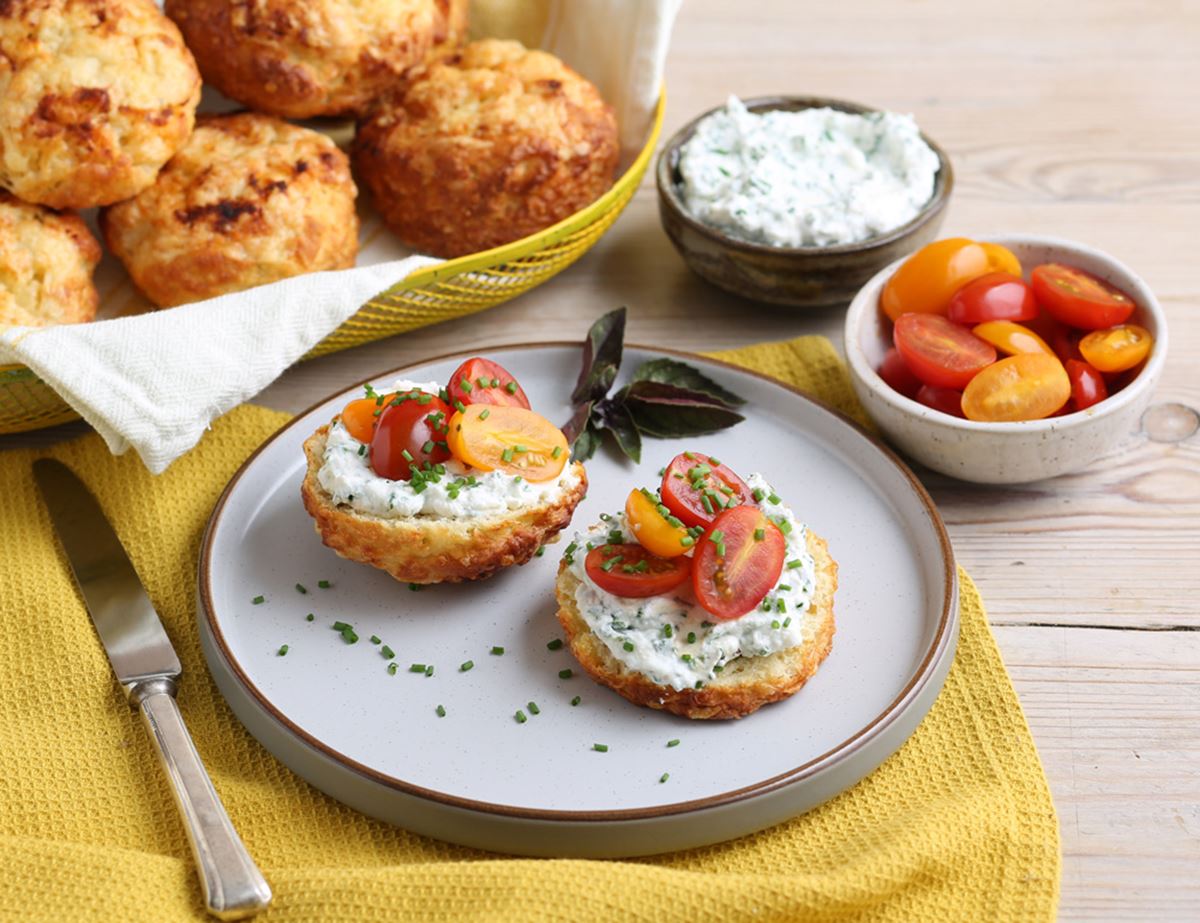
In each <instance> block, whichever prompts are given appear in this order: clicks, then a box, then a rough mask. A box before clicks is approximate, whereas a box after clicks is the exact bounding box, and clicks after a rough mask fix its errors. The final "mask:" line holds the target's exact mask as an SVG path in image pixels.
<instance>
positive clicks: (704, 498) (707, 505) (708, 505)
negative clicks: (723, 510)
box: [700, 494, 716, 516]
mask: <svg viewBox="0 0 1200 923" xmlns="http://www.w3.org/2000/svg"><path fill="white" fill-rule="evenodd" d="M700 502H701V503H703V504H704V512H706V513H708V515H710V516H711V515H712V514H713V513H714V512H716V511H715V510H714V509H713V505H712V501H711V500H709V499H708V494H701V495H700Z"/></svg>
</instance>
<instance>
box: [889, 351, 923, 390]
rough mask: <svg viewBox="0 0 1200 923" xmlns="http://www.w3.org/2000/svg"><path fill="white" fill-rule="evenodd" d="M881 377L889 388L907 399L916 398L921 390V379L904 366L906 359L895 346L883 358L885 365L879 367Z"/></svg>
mask: <svg viewBox="0 0 1200 923" xmlns="http://www.w3.org/2000/svg"><path fill="white" fill-rule="evenodd" d="M879 377H880V378H882V379H883V380H884V381H885V382H887V385H888V387H889V388H891V389H892V390H893V391H898V392H899V393H900V394H903V395H904V396H905V397H915V396H916V393H917V391H919V390H920V388H921V379H919V378H918V377H917V376H916V375H914V374H913V373H912V369H910V368H909V367H908V366H907V365H905V364H904V357H903V356H901V355H900V351H899V350H898V349H896V347H895V346H893V347H891V348H890V349H889V350H888V351H887V355H885V356H884V357H883V364H882V365H880V366H879Z"/></svg>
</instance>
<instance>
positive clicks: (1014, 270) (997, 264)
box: [979, 241, 1021, 279]
mask: <svg viewBox="0 0 1200 923" xmlns="http://www.w3.org/2000/svg"><path fill="white" fill-rule="evenodd" d="M979 246H981V247H983V249H984V252H985V253H987V256H988V264H989V265H990V266H991V267H992V272H1006V273H1008V274H1009V275H1010V276H1016V277H1017V278H1018V279H1019V278H1020V277H1021V261H1020V260H1018V259H1017V255H1016V254H1015V253H1013V252H1012V251H1011V250H1009V249H1008V247H1004V246H1001V245H1000V244H989V243H987V242H986V241H980V242H979Z"/></svg>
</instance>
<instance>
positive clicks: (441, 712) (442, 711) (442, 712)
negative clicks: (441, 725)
mask: <svg viewBox="0 0 1200 923" xmlns="http://www.w3.org/2000/svg"><path fill="white" fill-rule="evenodd" d="M434 710H435V711H436V712H437V716H438V717H439V718H445V717H446V706H445V705H439V706H438V707H437V708H436V709H434Z"/></svg>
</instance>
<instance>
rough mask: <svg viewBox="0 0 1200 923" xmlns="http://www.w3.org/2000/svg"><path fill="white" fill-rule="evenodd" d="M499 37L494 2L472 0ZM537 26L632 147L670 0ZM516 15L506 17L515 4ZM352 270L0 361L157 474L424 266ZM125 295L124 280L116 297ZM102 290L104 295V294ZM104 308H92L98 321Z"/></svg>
mask: <svg viewBox="0 0 1200 923" xmlns="http://www.w3.org/2000/svg"><path fill="white" fill-rule="evenodd" d="M477 2H478V3H479V5H480V6H481V7H484V6H488V7H493V8H492V9H488V10H481V11H480V12H481V13H482V14H483V15H482V16H481V17H480V18H481V19H486V21H487V22H488V23H489V24H496V25H497V26H498V28H497V31H496V32H494V33H493V34H503V32H504V29H503V25H504V21H505V11H504V9H503V8H502V7H503V6H504V4H502V3H499V2H498V0H477ZM531 3H542V4H543V8H542V11H541V13H540V15H539V16H538V17H534V21H536V22H537V23H540V24H543V23H544V25H545V30H544V36H543V41H542V47H544V48H546V49H547V50H549V51H552V52H554V53H555V54H557V55H558V56H559V57H561V58H562V59H563V60H564V61H566V62H567V63H568V64H569V65H571V66H572V67H574V68H575V69H576V70H578V71H579V72H580V73H582V74H583V75H584V76H586V77H588V79H590V80H592V81H593V82H594V83H596V85H597V86H598V87H599V89H600V92H601V93H602V94H603V95H604V97H605V98H606V99H608V100H610V101H611V102H612V104H613V106H614V107H615V108H616V111H617V118H618V121H619V124H620V126H621V142H622V153H623V157H622V163H623V165H627V164H628V163H629V161H630V160H631V159H632V157H633V155H634V154H635V153H636V151H637V150H638V149H640V148H641V146H642V145H643V144H644V143H645V138H646V135H647V133H648V131H649V128H650V125H651V120H652V118H653V111H654V105H655V101H656V100H657V98H658V93H659V88H660V85H661V82H662V70H663V65H664V62H665V59H666V51H667V43H668V41H669V38H670V32H671V26H672V24H673V22H674V19H675V14H676V13H677V12H678V9H679V6H680V3H681V0H521V3H519V4H512V3H510V4H508V6H509V8H510V9H511V10H512V11H513V13H512V14H513V16H514V17H516V18H519V19H520V21H521V23H523V24H527V23H528V22H529V21H530V15H529V14H530V4H531ZM518 11H519V14H520V15H519V17H518V16H517V12H518ZM371 230H372V229H371V228H368V227H366V226H365V227H364V238H365V239H368V240H369V239H371V238H372V237H373V238H375V239H376V240H377V241H378V243H375V244H372V245H371V246H368V247H364V248H363V250H362V251H361V252H360V254H359V259H358V264H359V265H358V267H357V268H355V269H347V270H341V271H336V272H321V273H312V274H310V275H305V276H297V277H296V278H292V279H285V280H283V281H281V282H275V283H272V284H270V285H264V286H261V287H259V288H255V289H250V290H248V291H245V292H238V293H236V294H232V295H223V296H221V297H219V298H213V299H210V300H208V301H203V302H198V303H196V304H191V305H185V306H183V307H178V308H171V309H169V310H164V311H155V312H149V313H146V314H140V315H136V316H132V317H120V318H117V319H114V320H100V321H94V322H92V323H90V324H81V325H75V326H64V327H51V328H29V327H9V328H6V329H3V330H0V364H3V363H21V364H23V365H26V366H28V367H29V368H30V369H32V370H33V371H34V372H35V373H36V374H37V375H38V376H39V377H40V378H42V379H43V380H44V381H45V382H47V383H48V384H49V385H50V386H51V387H52V388H54V390H55V391H57V392H58V393H59V394H60V395H61V396H62V397H63V399H64V400H65V401H66V402H67V403H68V404H70V405H71V407H72V408H74V409H75V410H76V411H77V412H78V413H79V415H80V416H81V417H83V418H84V419H85V420H87V422H88V423H90V424H91V425H92V426H93V427H95V429H96V430H97V431H98V432H99V433H100V435H101V436H103V438H104V441H105V442H106V443H107V444H108V447H109V449H111V450H112V452H113V453H114V454H118V455H119V454H122V453H124V452H126V451H128V449H129V448H130V447H132V448H133V449H134V450H135V451H137V453H138V455H139V456H141V458H142V461H143V462H144V463H145V464H146V467H147V468H149V469H150V470H151V471H153V472H154V473H156V474H157V473H159V472H161V471H164V470H165V469H166V468H167V466H168V465H170V464H171V462H172V461H174V460H175V459H176V458H178V457H179V456H180V455H182V454H184V453H185V452H187V451H188V450H189V449H190V448H191V447H192V446H194V445H195V444H196V443H197V442H198V441H199V440H200V437H201V436H203V434H204V431H205V430H206V429H207V427H208V425H209V424H210V423H211V422H212V421H213V420H214V419H216V418H217V417H218V416H220V415H221V414H223V413H225V412H226V411H228V410H230V409H232V408H233V407H236V406H237V405H238V404H240V403H242V402H243V401H245V400H247V399H248V398H250V397H252V396H254V395H255V394H257V393H258V392H259V391H261V390H262V389H263V388H265V387H266V386H267V385H269V384H270V383H271V382H272V381H274V380H275V379H276V378H277V377H278V376H279V375H280V374H281V373H282V372H283V371H284V369H286V368H287V367H288V366H290V365H291V364H292V363H294V362H295V361H296V360H297V359H299V358H300V357H301V356H303V355H304V354H305V353H306V352H308V350H309V349H310V348H311V347H312V346H313V345H314V344H316V343H317V342H318V341H320V340H321V339H322V338H323V337H324V336H325V335H326V334H328V333H330V332H331V331H332V330H334V329H336V328H337V327H338V326H339V325H340V324H341V323H342V322H343V321H345V320H346V319H347V318H349V317H350V316H351V315H353V314H354V313H355V311H357V310H358V308H359V307H360V306H361V305H362V304H363V303H364V302H366V301H367V300H369V299H370V298H372V297H373V296H375V295H377V294H379V293H380V292H382V291H383V290H384V289H386V288H388V287H390V286H391V285H394V284H395V283H396V282H399V281H400V280H401V279H403V278H404V277H405V276H407V275H409V274H410V273H412V272H413V271H415V270H417V269H419V268H421V267H423V266H428V265H431V264H433V263H436V262H438V261H437V260H433V259H430V258H429V257H424V256H405V258H403V259H397V258H396V257H398V256H401V255H403V254H404V251H403V250H402V249H401V248H399V246H398V245H397V244H396V242H395V241H394V239H392V238H391V237H390V235H388V234H386V232H385V233H383V234H379V233H368V231H371ZM122 296H123V297H128V286H127V285H126V286H125V288H124V291H123V293H122ZM110 297H112V296H110ZM104 310H105V306H104V305H102V306H101V314H102V315H103V313H104Z"/></svg>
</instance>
